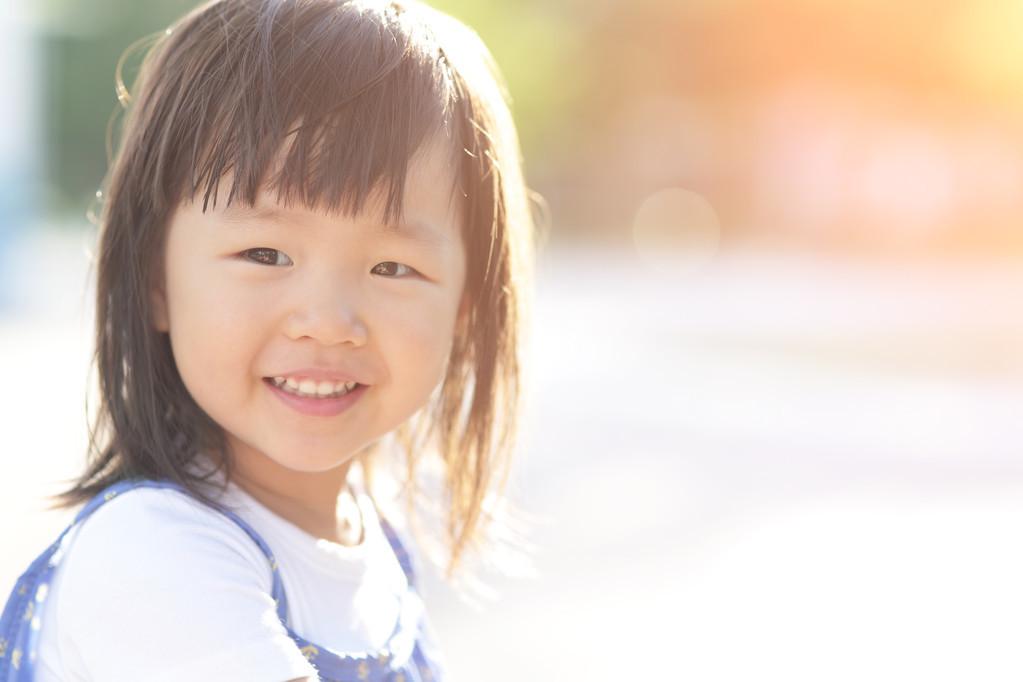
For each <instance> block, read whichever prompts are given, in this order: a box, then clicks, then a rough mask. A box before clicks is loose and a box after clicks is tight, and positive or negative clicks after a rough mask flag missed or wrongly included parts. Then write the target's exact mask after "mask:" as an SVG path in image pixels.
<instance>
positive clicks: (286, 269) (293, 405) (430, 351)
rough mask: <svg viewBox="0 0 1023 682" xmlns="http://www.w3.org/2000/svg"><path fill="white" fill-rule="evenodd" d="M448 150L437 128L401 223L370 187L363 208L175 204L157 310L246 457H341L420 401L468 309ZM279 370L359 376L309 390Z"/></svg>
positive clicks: (308, 462)
mask: <svg viewBox="0 0 1023 682" xmlns="http://www.w3.org/2000/svg"><path fill="white" fill-rule="evenodd" d="M450 156H451V155H450V153H449V151H448V147H447V146H446V144H445V143H444V141H443V140H442V138H438V139H437V140H435V141H434V142H433V143H432V144H430V145H427V146H425V147H424V148H423V150H422V151H421V153H420V154H419V155H418V156H417V157H416V159H414V161H413V163H412V164H411V165H410V168H409V174H408V179H407V183H406V189H405V209H404V215H403V220H402V223H401V225H400V226H399V229H398V230H397V231H395V230H393V229H390V228H388V227H386V226H385V225H384V224H383V223H382V221H381V218H380V216H381V215H382V210H380V208H381V204H380V203H379V202H376V201H375V202H371V204H370V205H368V206H367V208H366V210H365V211H363V212H362V214H360V215H359V216H357V217H355V218H345V217H341V216H331V215H327V214H326V213H321V212H315V211H311V210H309V209H305V208H304V207H296V206H291V207H289V208H287V209H285V208H284V207H283V205H279V204H277V203H275V202H274V200H273V198H272V196H268V195H265V194H264V195H261V197H260V198H259V200H258V201H257V203H256V207H255V209H249V208H248V207H246V206H244V205H241V204H232V206H231V207H228V208H226V209H225V207H224V206H223V203H222V202H219V203H218V205H217V207H216V208H215V209H214V208H210V209H209V210H208V211H207V212H206V213H203V212H202V201H201V198H200V199H199V200H197V201H195V202H186V203H184V204H182V205H181V206H180V207H179V208H178V210H177V211H176V212H175V213H174V214H173V215H172V217H171V219H170V222H169V225H168V228H167V238H166V247H165V252H164V268H165V269H164V273H165V277H164V281H163V286H162V287H160V288H158V290H157V291H155V292H154V324H155V326H156V327H157V329H159V330H160V331H164V332H168V333H169V335H170V342H171V347H172V349H173V353H174V360H175V363H176V364H177V368H178V371H179V372H180V374H181V378H182V380H183V381H184V384H185V386H186V387H187V389H188V391H189V392H190V393H191V395H192V397H193V398H194V399H195V401H196V402H197V403H198V404H199V406H200V407H202V408H203V409H204V410H205V411H206V413H207V414H209V415H210V417H212V418H213V419H214V420H215V421H216V422H217V423H218V424H219V425H220V426H221V427H222V428H223V429H224V431H225V433H226V436H227V441H228V443H229V445H230V448H231V452H232V453H233V455H234V456H235V458H236V459H237V460H241V461H239V462H238V464H239V466H240V467H244V466H245V465H246V464H248V465H250V466H257V467H261V468H263V469H264V470H266V468H267V466H268V465H269V466H270V468H271V469H272V468H274V464H273V463H275V464H276V465H280V466H283V467H285V468H286V469H288V470H291V471H293V472H310V473H312V472H321V471H326V470H329V469H333V468H335V467H337V466H339V465H341V464H344V463H345V462H347V461H349V460H350V459H351V457H352V455H354V454H355V453H357V452H358V451H359V450H361V449H362V448H364V447H365V446H367V445H369V444H371V443H372V442H374V441H375V440H377V439H379V438H380V437H381V436H383V435H385V434H386V433H388V432H390V431H391V430H393V429H395V428H396V427H398V426H400V425H401V424H402V423H403V422H405V421H406V420H407V419H408V418H409V417H410V416H412V415H413V414H414V413H415V412H416V411H417V410H418V409H419V408H421V407H422V406H424V405H425V404H426V403H427V401H428V399H429V398H430V396H431V394H432V392H433V391H434V389H435V388H436V387H437V385H438V384H439V382H440V381H441V380H442V379H443V377H444V372H445V369H446V364H447V359H448V355H449V353H450V350H451V346H452V342H453V336H454V329H455V325H456V320H457V319H458V317H459V315H460V314H464V313H465V312H466V307H467V305H466V302H465V300H464V298H463V285H464V281H465V251H464V246H463V244H462V239H461V234H460V229H459V220H460V216H459V210H458V207H457V203H456V201H455V200H454V199H453V196H454V194H453V193H452V192H451V190H450V188H451V187H452V186H453V182H454V178H455V176H454V173H455V170H454V166H453V164H452V162H451V161H450ZM225 182H226V183H229V182H230V178H224V180H223V181H222V183H221V186H222V187H225V186H226V187H229V186H230V185H229V184H226V185H225V184H224V183H225ZM224 194H225V193H224V192H222V193H221V195H222V196H223V195H224ZM275 378H276V381H278V382H279V381H280V379H281V378H283V379H291V380H292V381H294V382H295V383H297V384H298V385H299V388H300V389H303V388H305V389H312V390H314V391H315V390H318V391H327V390H330V389H331V388H332V386H333V387H336V386H337V383H338V382H344V381H349V380H354V381H357V382H358V383H359V384H363V385H364V386H363V387H362V388H359V389H356V390H355V392H353V393H352V394H350V395H348V396H347V397H344V398H340V399H332V398H328V399H321V398H307V397H301V396H298V397H296V396H294V395H291V394H289V393H288V392H287V390H286V389H285V388H283V387H278V386H276V385H275ZM303 382H307V383H305V385H304V386H303ZM308 382H314V383H308ZM328 382H333V383H328ZM246 460H247V461H246ZM267 460H269V461H267Z"/></svg>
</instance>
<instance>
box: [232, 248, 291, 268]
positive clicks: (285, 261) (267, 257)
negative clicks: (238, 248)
mask: <svg viewBox="0 0 1023 682" xmlns="http://www.w3.org/2000/svg"><path fill="white" fill-rule="evenodd" d="M242 256H243V257H245V258H247V259H248V260H250V261H252V262H253V263H260V264H262V265H294V263H293V262H292V261H291V259H290V258H288V254H286V253H284V252H283V251H278V250H277V249H268V248H266V247H264V246H260V247H257V248H254V249H246V250H244V251H242Z"/></svg>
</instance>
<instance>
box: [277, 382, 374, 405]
mask: <svg viewBox="0 0 1023 682" xmlns="http://www.w3.org/2000/svg"><path fill="white" fill-rule="evenodd" d="M263 381H264V382H266V383H267V384H270V385H271V386H273V387H275V388H277V389H280V390H281V391H284V392H285V393H289V394H291V395H294V396H298V397H299V398H310V399H314V400H331V399H337V398H340V397H342V396H345V395H348V394H349V393H351V392H352V391H355V390H357V389H359V388H361V387H362V386H363V384H360V383H357V382H354V381H350V382H347V383H346V382H340V381H338V382H333V381H319V382H314V381H303V382H301V383H298V382H295V381H293V380H290V379H284V378H283V377H263Z"/></svg>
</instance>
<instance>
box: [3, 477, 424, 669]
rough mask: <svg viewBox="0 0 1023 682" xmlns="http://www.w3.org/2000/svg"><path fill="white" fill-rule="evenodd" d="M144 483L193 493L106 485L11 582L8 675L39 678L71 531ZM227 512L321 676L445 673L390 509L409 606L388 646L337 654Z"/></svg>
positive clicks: (390, 532) (6, 617) (388, 531)
mask: <svg viewBox="0 0 1023 682" xmlns="http://www.w3.org/2000/svg"><path fill="white" fill-rule="evenodd" d="M140 487H146V488H172V489H174V490H179V491H181V492H183V493H185V494H188V491H187V490H186V489H185V488H183V487H181V486H179V485H178V484H176V483H172V482H170V481H152V480H146V479H136V480H127V481H121V482H119V483H115V484H114V485H112V486H110V487H108V488H106V489H105V490H104V491H102V492H101V493H99V494H98V495H96V496H95V497H94V498H93V499H92V500H90V501H89V502H88V503H87V504H86V505H85V506H84V507H82V509H81V510H80V511H79V512H78V514H77V515H76V516H75V519H74V521H72V522H71V525H69V526H68V527H67V528H66V529H64V532H62V533H61V534H60V537H58V538H57V540H56V542H54V543H53V544H52V545H50V546H49V548H47V549H46V551H44V552H43V553H42V554H41V555H40V556H39V557H38V558H37V559H36V560H35V561H33V562H32V564H31V565H30V566H29V567H28V569H27V570H26V571H25V572H24V573H23V574H22V576H21V577H20V578H18V581H17V582H16V583H15V585H14V589H13V590H11V595H10V597H9V598H8V599H7V605H6V606H5V607H4V611H3V615H2V616H0V682H33V680H34V679H35V676H34V672H35V663H36V658H37V655H38V645H39V631H40V626H41V622H40V619H41V617H42V615H43V602H44V600H45V599H46V594H47V592H48V591H49V586H50V581H51V579H52V577H53V571H54V570H55V569H56V567H57V565H58V564H59V563H60V560H61V557H62V555H63V552H61V551H60V543H61V540H63V539H64V536H65V535H67V533H68V531H70V530H71V529H72V528H74V527H75V526H76V525H77V524H79V523H80V522H82V521H83V520H84V519H86V518H88V517H89V515H90V514H92V513H93V512H94V511H96V509H98V508H99V507H100V506H101V505H102V504H104V503H105V502H108V501H110V500H111V499H113V498H114V497H115V496H117V495H118V494H120V493H123V492H126V491H128V490H132V489H134V488H140ZM226 514H227V516H228V517H229V518H230V519H231V520H232V521H234V522H235V523H236V524H238V526H239V527H241V529H242V530H244V531H245V532H246V533H247V534H248V535H249V537H251V538H252V539H253V541H255V543H256V544H257V545H258V546H259V549H260V550H262V552H263V554H264V555H266V558H267V561H268V562H269V564H270V569H271V571H272V574H273V591H272V596H273V598H274V601H275V602H276V604H277V615H278V617H280V619H281V623H283V624H284V627H285V628H286V629H287V631H288V634H289V635H290V636H291V638H292V639H293V640H294V641H295V643H296V644H297V645H298V646H299V648H300V649H301V650H302V653H303V654H305V657H306V658H307V659H308V660H309V662H310V663H311V664H312V665H313V666H314V667H315V668H316V670H317V671H318V672H319V679H320V680H322V681H323V682H362V681H367V682H432V681H435V680H436V681H440V680H442V679H443V678H442V669H441V665H440V660H439V657H438V655H437V652H436V650H435V648H434V645H433V642H432V639H431V636H430V633H429V628H428V626H427V623H426V620H425V614H424V611H423V602H422V600H421V599H420V597H419V595H418V594H417V592H416V590H415V586H414V580H413V578H414V574H413V571H412V562H411V559H410V557H409V554H408V552H406V551H405V548H404V547H403V546H402V544H401V541H400V540H399V539H398V535H397V534H396V533H395V531H394V529H393V528H392V527H391V525H390V524H389V523H387V521H386V520H385V519H384V518H383V516H380V525H381V526H382V527H383V530H384V534H385V535H386V536H387V540H388V542H389V543H390V544H391V547H392V548H393V550H394V553H395V555H396V556H397V559H398V562H399V563H400V564H401V568H402V570H403V571H404V572H405V576H406V577H407V578H408V585H409V586H408V591H407V592H406V593H405V595H404V596H403V598H402V603H401V612H400V616H399V618H398V623H397V625H396V627H395V630H394V632H393V633H392V634H391V636H390V638H389V639H388V640H387V642H386V643H385V644H384V646H383V648H381V649H379V650H376V651H367V652H365V653H364V654H361V655H357V656H353V655H341V654H336V653H334V652H332V651H330V650H328V649H325V648H323V647H320V646H317V645H316V644H313V643H312V642H310V641H308V640H306V639H304V638H303V637H301V636H300V635H299V634H298V633H296V632H295V631H294V630H292V629H291V626H290V625H289V624H288V599H287V596H286V595H285V594H284V586H283V584H282V583H281V576H280V573H279V572H278V570H277V560H276V559H275V558H274V556H273V553H272V552H271V551H270V548H269V547H268V546H267V544H266V542H264V541H263V538H261V537H260V536H259V534H258V533H256V531H255V530H253V528H252V527H251V526H250V525H249V524H247V523H246V522H245V521H243V520H242V519H241V518H240V517H238V516H237V515H236V514H235V513H233V512H231V511H229V510H228V511H226ZM281 682H283V680H282V681H281Z"/></svg>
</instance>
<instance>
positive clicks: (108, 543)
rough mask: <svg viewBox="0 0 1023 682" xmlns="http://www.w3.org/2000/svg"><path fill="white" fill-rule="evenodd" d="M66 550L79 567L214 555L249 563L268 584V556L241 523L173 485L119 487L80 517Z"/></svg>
mask: <svg viewBox="0 0 1023 682" xmlns="http://www.w3.org/2000/svg"><path fill="white" fill-rule="evenodd" d="M67 551H68V556H67V557H66V559H65V562H66V563H68V564H72V563H73V564H75V566H76V567H77V568H78V569H79V570H81V569H84V568H87V567H89V566H91V565H94V564H99V565H101V566H103V567H104V568H105V569H106V570H114V571H117V570H118V567H125V566H135V567H137V566H139V565H145V564H160V566H162V567H163V568H162V569H159V570H162V571H166V570H169V569H171V568H173V567H174V566H175V565H180V564H183V563H185V562H186V561H187V562H198V563H200V564H201V563H204V562H208V561H210V560H216V561H217V562H223V561H228V562H229V563H238V564H239V565H248V566H250V567H251V568H252V569H254V570H256V571H257V572H258V573H265V574H266V577H267V585H268V586H269V584H270V583H269V580H270V578H269V564H268V562H267V559H266V557H265V556H264V555H263V554H262V552H261V551H260V549H259V547H258V546H257V545H256V544H255V542H254V541H253V540H252V539H251V538H250V537H249V536H248V535H247V534H246V532H245V531H244V530H243V529H242V528H241V527H240V526H238V525H237V524H236V523H235V522H234V521H232V520H231V519H230V518H229V517H227V516H226V515H224V514H222V513H221V512H219V511H217V510H215V509H213V508H211V507H209V506H207V505H205V504H203V503H202V502H200V501H199V500H197V499H195V498H193V497H191V496H190V495H188V494H187V493H184V492H182V491H180V490H176V489H173V488H152V487H139V488H133V489H130V490H126V491H123V492H121V493H119V494H118V495H117V496H116V497H114V498H112V499H110V500H109V501H107V502H104V503H103V504H102V506H100V507H99V508H98V509H96V510H95V511H93V512H92V514H91V515H89V516H88V517H86V518H85V519H83V520H82V521H81V522H80V523H79V526H78V527H77V528H76V529H74V533H73V536H72V537H71V538H70V547H68V548H67ZM164 562H169V563H164Z"/></svg>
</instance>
